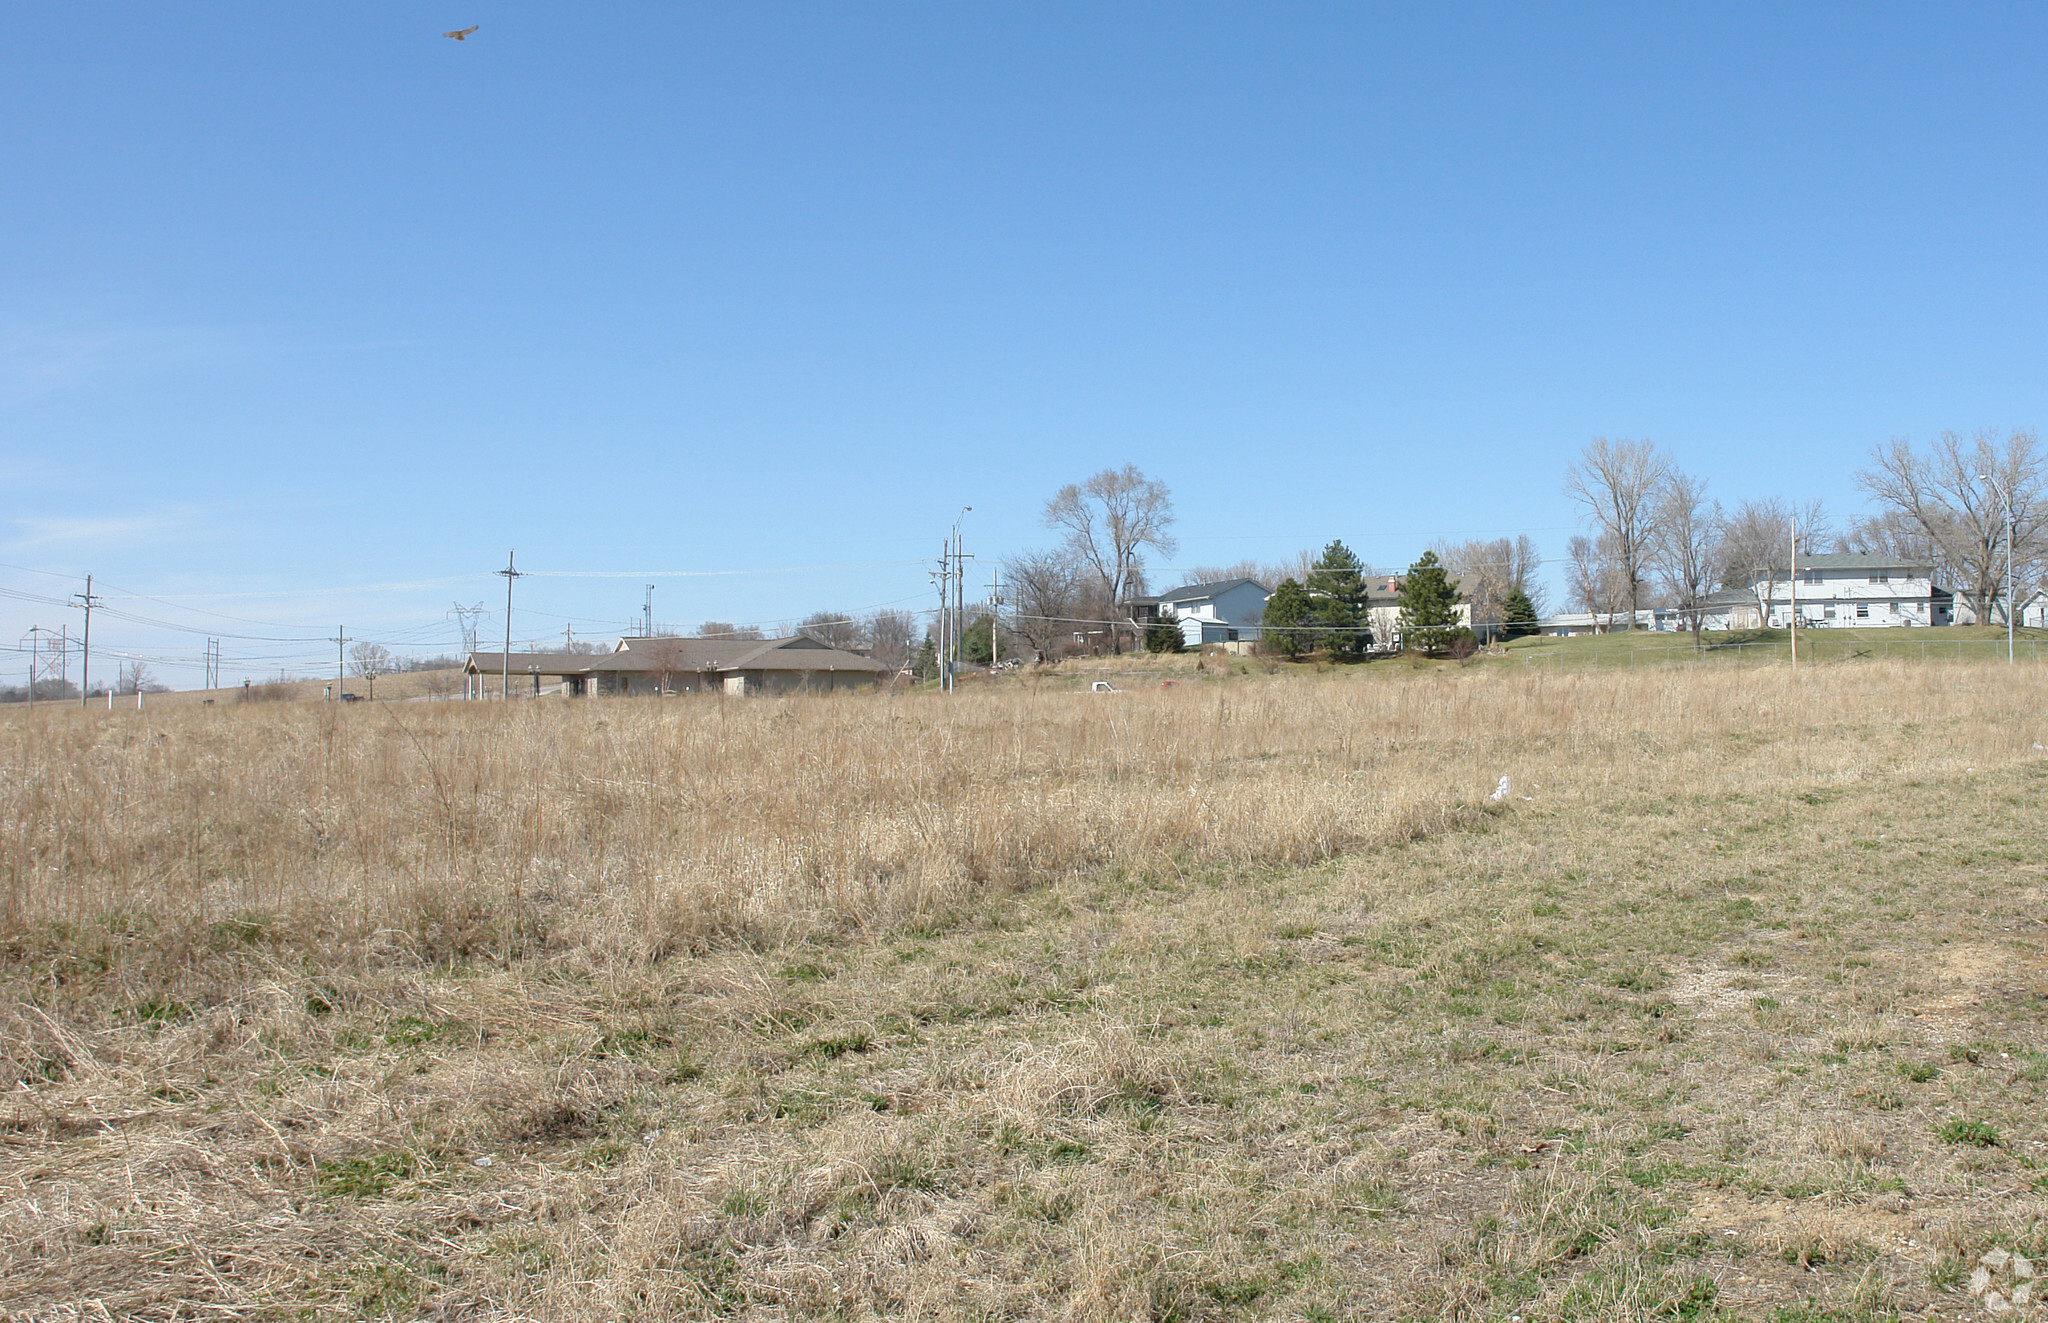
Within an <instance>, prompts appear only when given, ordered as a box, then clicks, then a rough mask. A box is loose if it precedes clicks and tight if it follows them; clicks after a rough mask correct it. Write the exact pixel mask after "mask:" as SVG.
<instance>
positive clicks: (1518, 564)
mask: <svg viewBox="0 0 2048 1323" xmlns="http://www.w3.org/2000/svg"><path fill="white" fill-rule="evenodd" d="M1430 549H1431V550H1432V551H1434V552H1436V556H1437V559H1438V560H1440V561H1442V562H1443V563H1444V567H1445V568H1446V569H1447V570H1449V572H1450V574H1451V577H1452V578H1454V579H1456V580H1457V581H1458V583H1459V584H1460V585H1461V586H1462V588H1463V590H1464V593H1465V596H1466V598H1467V599H1468V600H1470V602H1471V603H1472V625H1473V628H1475V629H1498V628H1499V626H1500V621H1501V608H1502V604H1503V603H1504V602H1506V600H1507V597H1508V594H1509V593H1512V592H1514V591H1515V590H1516V589H1517V588H1519V589H1521V590H1522V591H1523V592H1524V593H1526V594H1528V597H1529V603H1530V605H1531V606H1534V607H1535V608H1536V610H1537V612H1538V613H1539V614H1540V613H1541V612H1542V610H1543V608H1542V606H1541V604H1540V603H1541V598H1542V595H1543V590H1542V585H1540V584H1538V583H1537V582H1536V569H1537V567H1538V566H1540V565H1541V564H1542V563H1543V558H1542V557H1541V556H1539V555H1538V554H1537V553H1536V543H1535V540H1534V539H1532V538H1531V537H1530V536H1529V535H1528V534H1526V533H1524V534H1522V535H1521V536H1519V537H1514V538H1505V537H1500V538H1492V539H1490V540H1479V541H1470V542H1438V543H1437V544H1436V545H1435V546H1433V547H1431V548H1430Z"/></svg>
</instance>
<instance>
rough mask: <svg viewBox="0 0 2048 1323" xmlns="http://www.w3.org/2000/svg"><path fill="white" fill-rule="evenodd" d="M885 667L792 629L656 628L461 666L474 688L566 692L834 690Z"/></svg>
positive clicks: (485, 655) (877, 675) (476, 657)
mask: <svg viewBox="0 0 2048 1323" xmlns="http://www.w3.org/2000/svg"><path fill="white" fill-rule="evenodd" d="M888 670H889V668H888V667H886V666H884V665H882V664H881V663H880V662H878V661H876V660H875V659H874V658H872V657H863V656H861V655H860V654H859V653H857V652H847V651H845V650H843V649H840V648H834V647H832V646H830V645H828V644H825V643H821V642H819V641H818V640H816V639H814V638H810V637H808V636H806V635H802V634H797V635H792V636H790V637H788V638H778V639H722V638H720V639H704V638H681V637H677V636H670V635H655V636H652V637H647V638H626V639H620V640H619V644H618V647H617V648H615V649H613V650H612V651H611V652H599V653H588V652H515V653H511V654H509V655H507V654H505V653H499V652H475V653H471V654H470V656H469V660H468V662H467V663H466V664H465V665H464V667H463V673H464V674H465V676H467V677H468V678H469V680H470V682H471V684H472V686H473V687H474V689H475V691H476V692H478V693H482V692H483V689H484V686H487V685H488V684H489V683H490V681H491V680H493V679H494V678H497V677H499V676H501V675H506V674H508V673H509V675H510V683H511V686H512V691H513V692H514V693H518V692H520V691H521V690H522V689H525V688H527V687H528V686H530V687H531V692H532V693H534V694H539V693H541V692H542V691H543V690H544V689H553V690H556V691H558V692H560V693H561V694H562V695H563V696H564V697H568V698H580V697H585V696H588V695H619V696H628V695H634V694H695V693H721V694H782V693H792V692H798V691H802V692H806V693H833V692H836V691H839V690H843V689H873V688H874V687H875V686H876V685H877V684H878V683H880V681H881V679H882V677H883V676H884V675H886V674H888Z"/></svg>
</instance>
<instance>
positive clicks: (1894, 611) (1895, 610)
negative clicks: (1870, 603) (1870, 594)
mask: <svg viewBox="0 0 2048 1323" xmlns="http://www.w3.org/2000/svg"><path fill="white" fill-rule="evenodd" d="M1898 613H1899V604H1898V603H1897V602H1893V603H1892V614H1893V615H1897V614H1898Z"/></svg>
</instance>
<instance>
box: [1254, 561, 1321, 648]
mask: <svg viewBox="0 0 2048 1323" xmlns="http://www.w3.org/2000/svg"><path fill="white" fill-rule="evenodd" d="M1311 609H1312V608H1311V605H1310V602H1309V596H1308V589H1306V588H1303V587H1302V586H1301V584H1300V583H1298V582H1296V581H1295V580H1293V579H1283V580H1282V581H1281V583H1280V586H1279V587H1278V588H1275V589H1274V590H1273V595H1272V596H1271V597H1268V598H1267V599H1266V613H1265V615H1264V616H1262V617H1261V618H1260V621H1259V623H1260V625H1261V626H1262V632H1261V633H1260V635H1259V642H1260V643H1262V644H1264V645H1265V646H1266V649H1267V650H1268V651H1270V652H1272V653H1274V654H1275V655H1277V656H1281V657H1299V656H1301V654H1303V653H1304V652H1307V651H1308V650H1309V649H1310V648H1311V647H1313V646H1314V644H1313V643H1312V641H1311V640H1310V637H1309V634H1308V632H1307V631H1306V630H1304V629H1302V628H1301V627H1302V626H1303V625H1307V624H1309V623H1310V620H1309V616H1310V613H1311Z"/></svg>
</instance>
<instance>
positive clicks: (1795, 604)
mask: <svg viewBox="0 0 2048 1323" xmlns="http://www.w3.org/2000/svg"><path fill="white" fill-rule="evenodd" d="M1785 522H1786V523H1787V524H1788V525H1790V526H1791V529H1792V568H1791V569H1790V570H1789V571H1787V572H1786V575H1785V581H1786V585H1787V588H1786V591H1788V592H1790V593H1791V594H1792V614H1791V615H1789V616H1787V617H1786V618H1785V628H1786V630H1787V631H1788V632H1789V633H1790V634H1791V636H1792V669H1793V670H1795V671H1796V670H1798V669H1799V520H1798V519H1796V518H1793V519H1788V520H1786V521H1785Z"/></svg>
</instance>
